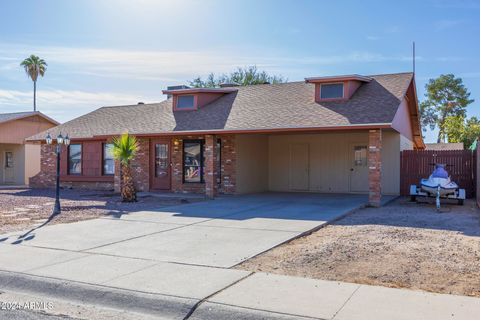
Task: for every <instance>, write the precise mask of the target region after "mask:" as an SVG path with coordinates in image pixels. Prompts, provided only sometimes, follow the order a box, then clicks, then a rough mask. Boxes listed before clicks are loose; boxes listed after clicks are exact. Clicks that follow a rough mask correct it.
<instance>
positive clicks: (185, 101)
mask: <svg viewBox="0 0 480 320" xmlns="http://www.w3.org/2000/svg"><path fill="white" fill-rule="evenodd" d="M175 107H176V109H194V108H195V96H194V95H182V96H178V97H177V105H176V106H175Z"/></svg>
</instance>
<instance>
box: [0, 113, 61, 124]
mask: <svg viewBox="0 0 480 320" xmlns="http://www.w3.org/2000/svg"><path fill="white" fill-rule="evenodd" d="M36 116H37V117H41V118H43V119H44V120H46V121H48V122H50V123H52V124H54V125H59V124H60V123H59V122H57V121H55V120H53V119H52V118H50V117H48V116H46V115H45V114H43V113H41V112H39V111H27V112H13V113H0V124H2V123H5V122H8V121H13V120H19V119H24V118H28V117H36Z"/></svg>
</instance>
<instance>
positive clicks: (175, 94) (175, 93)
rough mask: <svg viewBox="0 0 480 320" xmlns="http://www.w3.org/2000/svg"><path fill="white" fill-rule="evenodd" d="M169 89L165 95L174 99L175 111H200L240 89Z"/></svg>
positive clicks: (164, 92) (164, 91)
mask: <svg viewBox="0 0 480 320" xmlns="http://www.w3.org/2000/svg"><path fill="white" fill-rule="evenodd" d="M169 88H170V89H168V90H163V94H166V95H168V97H169V98H170V97H171V98H172V107H173V111H194V110H198V109H200V108H202V107H204V106H206V105H208V104H209V103H211V102H213V101H215V100H217V99H218V98H220V97H222V96H223V95H225V94H228V93H233V92H236V91H238V88H188V87H187V88H180V89H176V87H169ZM172 88H175V89H172Z"/></svg>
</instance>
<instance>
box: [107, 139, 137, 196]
mask: <svg viewBox="0 0 480 320" xmlns="http://www.w3.org/2000/svg"><path fill="white" fill-rule="evenodd" d="M112 143H113V157H114V158H115V159H116V160H119V161H120V165H121V167H120V176H121V177H120V180H121V182H120V184H121V185H120V191H121V195H122V201H123V202H135V201H137V192H136V191H135V186H134V184H133V176H132V170H131V168H130V162H131V161H132V159H133V158H134V157H135V154H136V153H137V151H138V141H137V138H135V136H131V135H129V134H128V132H126V133H124V134H122V135H121V136H120V137H115V138H113V139H112Z"/></svg>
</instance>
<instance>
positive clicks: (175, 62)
mask: <svg viewBox="0 0 480 320" xmlns="http://www.w3.org/2000/svg"><path fill="white" fill-rule="evenodd" d="M31 52H35V54H37V55H39V56H41V57H42V58H44V59H45V60H46V61H47V62H48V63H49V66H50V67H52V66H55V67H56V69H57V72H62V73H63V72H66V73H71V74H72V73H73V74H83V75H93V76H97V77H109V78H116V79H130V80H154V81H163V82H178V81H179V80H180V81H182V82H183V81H185V80H187V79H191V78H193V77H195V76H197V75H206V74H208V73H210V72H212V71H214V72H215V73H224V72H229V71H231V70H232V69H234V68H236V67H239V66H246V65H252V64H255V65H257V66H258V67H259V68H262V69H266V70H267V71H277V70H278V69H280V68H283V69H288V68H292V67H294V68H295V67H297V66H298V65H300V66H305V65H335V64H348V63H357V62H384V61H399V62H401V61H406V60H409V59H411V58H410V57H407V56H402V55H391V56H389V55H384V54H380V53H372V52H351V53H346V54H339V55H324V56H322V55H315V56H297V57H293V58H292V57H286V56H282V55H281V54H278V53H271V52H267V51H265V50H262V49H257V50H246V49H244V50H242V49H237V48H231V49H230V50H228V49H218V50H211V51H145V50H143V51H142V50H118V49H96V48H69V47H37V48H30V47H29V48H25V47H19V46H15V45H3V46H0V56H4V57H6V58H7V59H11V58H13V57H17V58H18V57H22V56H24V55H28V54H30V53H31ZM60 66H62V67H60ZM13 67H15V68H16V67H17V65H16V63H12V62H10V61H9V63H8V64H3V65H2V64H0V68H8V69H9V68H13Z"/></svg>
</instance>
